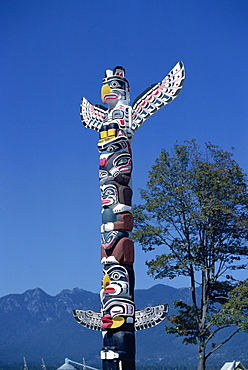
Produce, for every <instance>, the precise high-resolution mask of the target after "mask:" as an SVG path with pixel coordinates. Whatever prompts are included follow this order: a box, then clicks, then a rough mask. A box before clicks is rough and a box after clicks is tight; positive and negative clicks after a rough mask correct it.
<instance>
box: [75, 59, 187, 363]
mask: <svg viewBox="0 0 248 370" xmlns="http://www.w3.org/2000/svg"><path fill="white" fill-rule="evenodd" d="M184 80H185V70H184V65H183V63H182V62H179V63H177V64H176V66H175V67H174V68H173V69H172V70H171V71H170V72H169V74H168V75H167V76H166V77H165V78H164V79H163V80H162V81H161V82H159V83H156V84H153V85H151V86H150V87H149V88H148V89H146V90H145V91H144V92H143V93H142V94H141V95H139V96H138V97H137V98H136V99H135V101H134V103H133V104H132V106H130V105H129V102H130V86H129V82H128V81H127V79H126V78H125V69H124V68H123V67H120V66H117V67H115V68H114V70H113V71H112V70H106V72H105V78H104V79H103V86H102V90H101V96H102V102H103V103H104V104H107V105H108V108H106V107H104V106H102V105H92V104H91V103H90V102H89V101H88V100H87V99H85V98H83V99H82V103H81V111H80V114H81V120H82V122H83V124H84V125H85V127H87V128H90V129H94V130H96V131H98V132H99V134H100V137H99V141H98V150H99V153H100V169H99V181H100V191H101V201H102V225H101V263H102V264H103V279H102V289H101V292H100V299H101V307H102V308H101V312H94V311H91V310H88V311H83V310H74V311H73V312H74V317H75V318H76V320H77V321H78V322H79V323H80V324H81V325H83V326H84V327H86V328H89V329H93V330H100V331H101V332H102V335H103V349H102V351H101V359H102V367H103V369H104V370H110V369H111V370H117V369H123V370H133V369H135V334H134V333H135V331H136V330H141V329H147V328H151V327H153V326H155V325H157V324H159V323H160V322H161V321H162V320H164V318H165V316H166V314H167V312H168V306H167V305H166V304H161V305H158V306H156V307H147V308H145V309H142V310H139V311H137V310H135V304H134V270H133V263H134V243H133V241H132V239H131V231H132V228H133V215H132V187H131V174H132V151H131V141H132V139H133V136H134V133H135V132H136V130H138V129H139V128H140V126H141V125H142V123H143V122H144V121H145V120H147V119H148V118H149V117H150V116H151V115H153V114H154V113H155V112H157V111H158V110H159V109H160V108H162V107H164V106H165V105H166V104H168V103H170V102H172V100H174V99H175V98H176V97H177V96H178V95H179V93H180V92H181V90H182V87H183V83H184Z"/></svg>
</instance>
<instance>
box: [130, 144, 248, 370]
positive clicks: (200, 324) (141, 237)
mask: <svg viewBox="0 0 248 370" xmlns="http://www.w3.org/2000/svg"><path fill="white" fill-rule="evenodd" d="M141 198H142V199H143V201H144V202H143V204H142V205H139V206H136V208H135V233H134V235H133V238H134V240H135V241H137V242H139V243H140V244H141V245H142V248H143V249H144V251H146V252H147V251H150V250H153V249H155V248H156V250H159V254H158V255H157V256H156V258H153V259H152V260H150V261H148V262H147V266H148V274H150V275H151V276H153V277H154V278H155V279H162V278H165V277H166V278H169V279H174V278H176V277H178V276H182V275H183V276H186V277H188V278H189V280H190V286H191V298H192V302H191V304H187V303H185V302H182V301H177V302H175V306H176V307H177V309H178V311H177V314H176V315H173V316H170V317H169V318H168V319H169V322H170V325H167V326H166V331H167V332H168V333H174V334H176V335H178V336H183V337H184V339H183V342H184V343H186V344H197V345H198V370H204V369H205V363H206V359H207V358H208V357H209V356H210V355H211V354H212V353H213V352H214V351H216V350H217V349H218V348H220V347H221V346H222V345H223V344H224V343H226V342H227V341H228V340H230V339H231V338H232V337H233V335H234V334H235V333H237V332H239V331H242V330H247V327H248V321H247V280H245V281H243V282H240V281H238V280H237V278H236V275H235V273H236V272H237V270H244V269H246V267H247V260H246V259H247V255H248V249H247V240H248V192H247V182H246V176H245V174H244V173H243V171H242V169H241V168H240V167H239V165H238V164H237V162H236V161H235V160H234V159H233V154H232V153H230V152H225V151H223V150H222V149H220V148H219V147H218V146H215V145H212V144H211V143H207V144H205V148H204V150H203V151H202V150H200V148H199V146H198V145H197V144H196V142H195V141H194V140H192V141H190V142H185V143H184V144H183V145H179V144H178V143H176V144H175V145H174V149H173V152H172V153H171V154H170V153H168V152H167V151H166V150H162V151H161V154H160V157H159V158H158V159H157V160H156V163H155V165H154V166H153V167H152V170H151V171H150V172H149V180H148V183H147V186H146V189H145V190H141ZM197 287H200V288H199V289H200V296H201V297H200V299H199V300H198V299H197V294H196V290H197ZM232 326H233V327H234V328H233V331H232V333H231V334H230V331H229V334H228V335H227V338H226V339H224V340H223V341H222V342H221V343H213V338H214V337H215V335H216V334H217V332H219V331H220V330H221V329H224V328H226V327H232ZM208 345H209V346H208ZM210 345H212V347H211V346H210ZM209 347H210V349H209Z"/></svg>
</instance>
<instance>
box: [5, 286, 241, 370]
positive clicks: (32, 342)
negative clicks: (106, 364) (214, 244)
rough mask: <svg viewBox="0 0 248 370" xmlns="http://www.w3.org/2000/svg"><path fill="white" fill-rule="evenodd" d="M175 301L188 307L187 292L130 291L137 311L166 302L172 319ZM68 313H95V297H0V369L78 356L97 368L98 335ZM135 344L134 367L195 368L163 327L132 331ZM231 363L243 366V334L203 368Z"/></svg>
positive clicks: (186, 348)
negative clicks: (26, 362)
mask: <svg viewBox="0 0 248 370" xmlns="http://www.w3.org/2000/svg"><path fill="white" fill-rule="evenodd" d="M179 299H181V300H183V301H185V302H187V303H190V288H180V289H176V288H172V287H169V286H167V285H163V284H158V285H155V286H154V287H152V288H150V289H147V290H143V289H140V290H136V291H135V303H136V308H137V309H141V308H145V307H148V306H155V305H157V304H162V303H168V304H169V307H170V311H169V314H170V315H172V314H174V313H176V311H175V308H174V306H173V302H174V301H176V300H179ZM74 308H76V309H82V310H88V309H91V310H94V311H98V310H100V300H99V295H98V294H97V293H91V292H89V291H86V290H83V289H79V288H74V289H73V290H62V292H61V293H59V294H57V295H56V296H50V295H48V294H46V293H45V292H44V291H43V290H41V289H39V288H36V289H32V290H28V291H26V292H25V293H23V294H10V295H7V296H4V297H2V298H0V329H1V334H0V365H1V364H12V363H15V362H21V361H22V358H23V356H25V357H26V359H27V361H32V362H40V359H41V358H44V360H45V363H46V364H62V363H63V362H64V359H65V358H66V357H68V358H70V359H72V360H74V361H77V362H82V357H84V358H85V361H86V363H87V364H88V365H90V366H94V367H98V368H100V367H101V365H100V359H99V353H100V350H101V348H102V336H101V333H100V332H95V331H91V330H89V329H86V328H83V327H82V326H80V325H79V324H78V323H77V322H76V321H75V319H74V317H73V315H72V310H73V309H74ZM222 335H223V334H222ZM216 341H217V340H215V342H216ZM136 344H137V355H136V362H137V365H145V364H157V365H165V364H170V365H173V366H175V367H174V368H176V366H179V365H185V366H186V367H187V364H191V367H192V368H196V364H197V348H196V346H194V345H184V344H182V338H180V337H176V336H174V335H171V334H167V333H166V332H165V331H164V325H163V323H161V324H159V325H158V326H156V327H154V328H150V329H147V330H142V331H139V332H137V333H136ZM233 360H237V361H241V362H242V363H243V364H246V366H247V365H248V336H247V335H246V334H244V333H239V334H237V335H236V336H234V337H233V338H232V339H231V341H229V342H228V343H226V344H225V345H224V346H223V347H222V348H221V349H219V350H218V351H216V352H215V353H214V354H213V355H212V356H210V358H209V360H208V364H213V365H217V366H218V368H221V367H222V365H223V364H224V363H225V362H226V361H233ZM0 367H1V366H0Z"/></svg>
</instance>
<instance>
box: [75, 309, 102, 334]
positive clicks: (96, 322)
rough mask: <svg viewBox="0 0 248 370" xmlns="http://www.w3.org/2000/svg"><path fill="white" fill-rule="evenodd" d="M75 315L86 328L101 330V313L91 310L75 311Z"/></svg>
mask: <svg viewBox="0 0 248 370" xmlns="http://www.w3.org/2000/svg"><path fill="white" fill-rule="evenodd" d="M73 315H74V317H75V319H76V320H77V322H78V323H79V324H81V325H83V326H84V327H85V328H88V329H91V330H101V325H102V321H101V313H100V312H95V311H91V310H87V311H83V310H73Z"/></svg>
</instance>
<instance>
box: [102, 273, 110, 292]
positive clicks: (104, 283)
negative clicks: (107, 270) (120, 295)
mask: <svg viewBox="0 0 248 370" xmlns="http://www.w3.org/2000/svg"><path fill="white" fill-rule="evenodd" d="M110 283H111V281H110V278H109V275H107V274H106V275H104V277H103V279H102V287H103V289H104V290H105V289H106V287H107V286H108V285H109V284H110Z"/></svg>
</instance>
